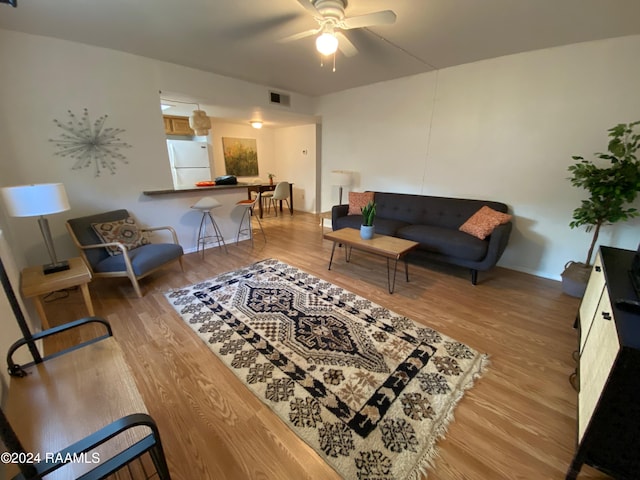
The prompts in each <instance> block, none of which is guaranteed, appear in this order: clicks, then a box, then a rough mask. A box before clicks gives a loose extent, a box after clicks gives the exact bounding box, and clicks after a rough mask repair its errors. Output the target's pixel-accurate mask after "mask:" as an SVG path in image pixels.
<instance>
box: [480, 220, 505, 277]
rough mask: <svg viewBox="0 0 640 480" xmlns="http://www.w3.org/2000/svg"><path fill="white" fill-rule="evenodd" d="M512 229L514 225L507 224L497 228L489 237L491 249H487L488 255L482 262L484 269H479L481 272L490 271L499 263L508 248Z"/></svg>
mask: <svg viewBox="0 0 640 480" xmlns="http://www.w3.org/2000/svg"><path fill="white" fill-rule="evenodd" d="M512 228H513V224H512V223H511V222H507V223H505V224H504V225H499V226H498V227H496V229H495V230H494V231H493V232H492V233H491V235H490V236H489V248H488V249H487V255H486V257H485V258H484V260H483V261H482V267H480V268H479V269H480V270H486V269H489V268H491V267H493V266H495V264H496V263H498V260H500V257H501V256H502V254H503V253H504V251H505V249H506V248H507V244H508V243H509V236H510V235H511V230H512Z"/></svg>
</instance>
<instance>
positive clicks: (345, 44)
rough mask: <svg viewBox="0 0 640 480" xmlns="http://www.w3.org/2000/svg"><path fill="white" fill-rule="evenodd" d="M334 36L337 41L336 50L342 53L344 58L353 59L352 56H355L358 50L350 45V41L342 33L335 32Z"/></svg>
mask: <svg viewBox="0 0 640 480" xmlns="http://www.w3.org/2000/svg"><path fill="white" fill-rule="evenodd" d="M335 35H336V38H337V39H338V48H339V49H340V51H341V52H342V53H344V56H345V57H353V56H354V55H357V53H358V49H357V48H356V46H355V45H354V44H353V43H351V40H349V39H348V38H347V36H346V35H345V34H344V33H342V32H336V33H335Z"/></svg>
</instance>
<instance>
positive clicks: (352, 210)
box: [348, 192, 373, 215]
mask: <svg viewBox="0 0 640 480" xmlns="http://www.w3.org/2000/svg"><path fill="white" fill-rule="evenodd" d="M372 201H373V192H349V213H348V215H362V209H363V208H364V207H365V206H366V205H367V203H369V202H372Z"/></svg>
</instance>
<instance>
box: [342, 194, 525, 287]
mask: <svg viewBox="0 0 640 480" xmlns="http://www.w3.org/2000/svg"><path fill="white" fill-rule="evenodd" d="M374 199H375V202H376V218H375V221H374V225H375V231H376V233H380V234H383V235H391V236H394V237H400V238H405V239H407V240H413V241H415V242H418V243H420V246H419V247H418V248H417V249H416V250H413V251H412V252H411V253H410V254H409V255H408V256H407V259H408V260H409V261H413V260H420V259H424V260H436V261H441V262H446V263H450V264H453V265H458V266H461V267H466V268H469V269H470V270H471V283H473V284H474V285H476V283H477V280H478V271H485V270H489V269H491V268H492V267H494V266H495V265H496V263H497V262H498V260H499V259H500V256H501V255H502V253H503V252H504V250H505V248H506V247H507V243H508V241H509V235H510V233H511V228H512V223H511V222H508V223H506V224H503V225H499V226H498V227H496V229H495V230H494V231H493V233H491V235H489V236H488V237H487V238H485V239H484V240H480V239H479V238H477V237H474V236H473V235H469V234H467V233H464V232H461V231H459V230H458V229H459V227H460V226H461V225H462V224H463V223H465V222H466V221H467V219H468V218H469V217H471V216H472V215H473V214H474V213H476V212H477V211H478V210H479V209H480V208H481V207H482V206H484V205H487V206H488V207H490V208H492V209H494V210H497V211H499V212H503V213H508V212H507V210H508V208H507V206H506V205H505V204H504V203H500V202H491V201H484V200H469V199H462V198H446V197H432V196H426V195H410V194H403V193H385V192H374ZM348 212H349V205H336V206H334V207H333V209H332V212H331V213H332V215H331V220H332V228H333V230H339V229H341V228H346V227H352V228H356V229H359V228H360V224H361V223H362V215H348Z"/></svg>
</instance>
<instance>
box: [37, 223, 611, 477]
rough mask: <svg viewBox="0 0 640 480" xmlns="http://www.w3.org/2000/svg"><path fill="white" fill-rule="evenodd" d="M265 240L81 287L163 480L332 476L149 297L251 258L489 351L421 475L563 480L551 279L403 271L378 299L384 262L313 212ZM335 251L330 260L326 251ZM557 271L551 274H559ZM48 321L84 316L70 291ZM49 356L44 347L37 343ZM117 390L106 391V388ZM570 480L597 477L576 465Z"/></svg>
mask: <svg viewBox="0 0 640 480" xmlns="http://www.w3.org/2000/svg"><path fill="white" fill-rule="evenodd" d="M263 225H264V228H265V231H266V235H267V237H268V242H267V243H266V244H265V243H264V241H263V238H262V236H260V235H258V236H257V237H256V240H255V246H254V247H253V248H252V247H251V245H250V243H249V242H243V243H241V244H240V245H239V246H235V245H229V253H228V254H225V253H224V251H222V250H220V249H210V250H207V251H206V254H205V258H204V260H202V258H201V257H200V255H197V254H189V255H187V256H186V257H185V262H184V264H185V271H184V272H181V271H180V269H179V267H178V266H177V265H176V266H173V267H170V268H168V269H166V270H163V271H161V272H158V273H156V274H154V275H153V276H152V277H150V278H147V279H145V280H143V281H142V282H141V287H142V290H143V292H144V293H145V296H144V297H143V298H141V299H139V298H136V296H135V294H134V292H133V288H132V287H131V285H130V283H129V282H128V281H127V280H126V279H99V280H94V281H93V282H91V284H90V290H91V295H92V299H93V303H94V307H95V310H96V313H97V315H99V316H103V317H105V318H107V319H108V320H109V321H110V322H111V324H112V325H113V329H114V334H115V337H116V338H117V339H118V341H119V342H120V344H121V345H122V348H123V350H124V352H125V356H126V358H127V361H128V362H129V364H130V365H131V368H132V370H133V373H134V376H135V379H136V382H137V384H138V388H139V389H140V391H141V393H142V396H143V398H144V400H145V402H146V404H147V407H148V409H149V412H150V413H151V415H152V416H153V417H154V418H155V419H156V421H157V422H158V424H159V427H160V432H161V435H162V439H163V442H164V445H165V451H166V453H167V460H168V463H169V468H170V470H171V474H172V478H174V479H175V480H201V479H202V480H208V479H215V480H225V479H227V480H231V479H233V480H236V479H278V480H282V479H295V480H299V479H314V480H316V479H327V480H329V479H337V478H339V477H338V475H337V474H336V473H335V472H334V471H333V470H332V469H331V468H330V467H329V466H327V465H326V464H325V463H324V461H323V460H322V459H321V458H320V457H319V456H318V455H317V454H316V453H315V452H314V451H313V450H312V449H311V448H309V447H308V446H307V445H306V444H305V443H304V442H303V441H302V440H300V439H298V438H297V437H296V435H294V434H293V433H292V432H291V431H290V430H289V429H288V428H287V427H286V426H285V425H284V424H283V423H282V422H281V421H280V420H279V419H278V417H277V416H275V414H273V413H271V411H270V410H269V409H268V408H267V407H265V406H264V405H263V404H262V402H261V401H260V400H258V399H257V398H256V397H254V396H253V395H252V394H251V393H250V392H249V391H248V390H247V389H246V388H245V387H244V386H243V385H242V384H241V382H240V381H239V380H237V379H236V377H235V376H234V375H233V374H232V373H231V371H229V370H228V369H227V368H225V367H224V366H223V364H222V363H221V362H220V361H219V360H218V359H217V358H216V356H215V355H214V354H213V353H212V352H211V351H209V350H208V349H207V347H206V346H205V345H203V344H202V342H201V340H200V339H199V338H197V337H196V336H195V335H194V334H193V333H192V332H191V331H190V329H189V328H188V327H187V326H186V325H184V324H183V322H182V320H181V319H180V318H179V316H178V315H177V314H176V313H175V312H174V310H173V309H172V308H171V307H170V306H169V304H168V303H167V301H166V300H165V298H164V297H163V292H165V291H167V290H168V289H171V288H176V287H181V286H185V285H190V284H193V283H196V282H198V281H201V280H204V279H207V278H210V277H212V276H215V275H217V274H219V273H222V272H225V271H229V270H234V269H236V268H239V267H242V266H244V265H246V264H249V263H251V262H254V261H258V260H262V259H265V258H278V259H280V260H282V261H284V262H287V263H290V264H292V265H294V266H296V267H299V268H301V269H303V270H306V271H308V272H310V273H313V274H314V275H317V276H319V277H322V278H324V279H326V280H328V281H330V282H333V283H335V284H337V285H340V286H341V287H344V288H346V289H349V290H351V291H353V292H355V293H357V294H359V295H362V296H364V297H367V298H369V299H372V300H374V301H376V302H377V303H380V304H382V305H384V306H385V307H387V308H389V309H391V310H393V311H395V312H397V313H400V314H403V315H406V316H407V317H409V318H412V319H413V320H415V321H418V322H421V323H424V324H425V325H428V326H430V327H432V328H435V329H436V330H438V331H440V332H442V333H445V334H446V335H449V336H451V337H453V338H455V339H457V340H459V341H461V342H464V343H466V344H468V345H470V346H471V347H473V348H475V349H477V350H479V351H483V352H487V353H489V354H490V355H491V364H490V367H489V370H488V371H487V373H486V374H485V375H484V376H483V377H482V378H481V379H480V380H478V381H477V383H476V385H475V386H474V388H473V389H471V390H470V391H468V392H467V393H466V395H465V397H464V399H463V400H462V401H461V402H460V404H459V405H458V407H457V409H456V410H455V421H454V422H453V423H452V424H451V425H450V427H449V431H448V433H447V435H446V438H445V439H444V440H441V441H440V442H439V443H438V445H439V447H440V455H439V457H438V458H437V459H436V461H435V462H434V465H433V468H432V469H430V471H429V479H434V480H460V479H468V480H475V479H491V480H494V479H505V480H506V479H509V480H513V479H563V478H564V475H565V472H566V470H567V467H568V465H569V462H570V460H571V458H572V454H573V449H574V445H575V437H576V434H575V430H576V393H575V391H574V390H573V389H572V388H571V386H570V384H569V381H568V375H569V373H570V372H571V371H572V370H573V368H574V361H573V359H572V357H571V353H572V351H573V350H574V349H575V347H576V343H577V333H576V331H575V330H574V329H573V328H572V325H573V321H574V318H575V315H576V312H577V308H578V304H579V301H578V300H577V299H575V298H571V297H568V296H566V295H564V294H563V293H562V292H561V288H560V284H559V283H558V282H555V281H550V280H546V279H541V278H537V277H533V276H531V275H527V274H524V273H519V272H515V271H511V270H506V269H502V268H496V269H495V270H493V271H491V272H486V273H483V272H481V273H480V275H479V283H478V285H477V286H473V285H471V282H470V277H469V273H468V271H467V270H466V269H462V268H457V267H449V266H440V265H431V266H429V267H424V266H416V265H410V272H409V273H410V277H411V281H410V283H406V282H405V281H404V277H403V275H400V274H399V275H398V281H397V284H396V290H395V293H394V294H393V295H390V294H389V293H388V292H387V285H386V272H385V263H384V262H385V261H384V259H382V258H378V257H374V256H371V255H369V254H365V253H360V252H356V251H354V253H353V256H352V259H351V263H350V264H346V263H345V262H344V257H343V256H342V255H339V256H338V255H337V256H336V260H334V266H333V267H332V270H331V271H328V270H327V264H328V259H329V254H330V251H331V243H330V242H328V241H323V240H322V235H321V227H320V226H319V217H318V216H316V215H311V214H304V213H299V212H296V213H295V214H294V215H293V216H289V215H283V216H279V217H278V218H275V217H265V219H264V220H263ZM340 253H341V252H340ZM559 268H560V266H559ZM45 308H46V309H47V314H48V317H49V319H50V321H51V323H52V325H55V324H59V323H63V322H67V321H70V320H72V319H75V318H79V317H82V316H85V315H86V311H85V310H84V303H83V300H82V296H81V294H80V292H79V291H72V292H71V294H70V295H69V297H68V298H65V299H60V300H56V301H54V302H51V303H49V304H47V305H46V306H45ZM48 347H49V348H55V346H54V345H49V346H48ZM114 388H117V385H115V386H114ZM579 478H580V479H583V478H584V479H586V478H591V479H604V478H608V477H606V476H605V475H603V474H601V473H599V472H597V471H595V470H593V469H589V468H586V467H585V468H584V469H583V472H582V474H581V475H580V477H579Z"/></svg>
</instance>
